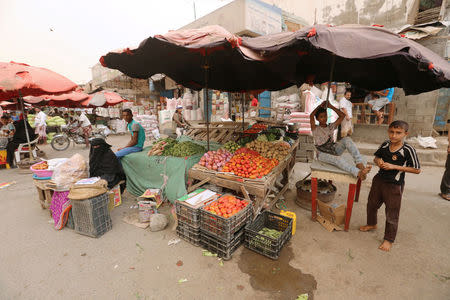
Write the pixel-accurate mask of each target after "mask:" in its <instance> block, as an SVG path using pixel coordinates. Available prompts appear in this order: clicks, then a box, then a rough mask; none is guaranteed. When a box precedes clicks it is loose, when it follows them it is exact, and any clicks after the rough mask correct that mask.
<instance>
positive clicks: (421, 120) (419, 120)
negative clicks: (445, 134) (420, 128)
mask: <svg viewBox="0 0 450 300" xmlns="http://www.w3.org/2000/svg"><path fill="white" fill-rule="evenodd" d="M414 121H415V122H423V116H415V119H414Z"/></svg>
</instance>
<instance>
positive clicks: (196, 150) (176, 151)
mask: <svg viewBox="0 0 450 300" xmlns="http://www.w3.org/2000/svg"><path fill="white" fill-rule="evenodd" d="M200 153H205V148H204V147H203V146H200V145H197V144H195V143H193V142H189V141H188V142H181V143H177V144H175V146H173V147H172V148H169V149H168V150H166V149H164V151H163V155H165V156H176V157H185V156H191V155H194V154H200Z"/></svg>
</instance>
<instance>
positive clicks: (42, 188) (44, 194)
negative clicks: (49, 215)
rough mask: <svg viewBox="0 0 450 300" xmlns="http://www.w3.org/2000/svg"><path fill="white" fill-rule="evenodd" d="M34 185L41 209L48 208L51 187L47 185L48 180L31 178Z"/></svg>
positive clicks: (51, 193)
mask: <svg viewBox="0 0 450 300" xmlns="http://www.w3.org/2000/svg"><path fill="white" fill-rule="evenodd" d="M33 183H34V186H35V187H36V190H37V192H38V197H39V202H40V203H41V207H42V208H43V209H45V208H49V207H50V204H51V203H52V196H53V189H50V188H49V187H48V186H47V185H48V184H49V183H50V180H38V179H33Z"/></svg>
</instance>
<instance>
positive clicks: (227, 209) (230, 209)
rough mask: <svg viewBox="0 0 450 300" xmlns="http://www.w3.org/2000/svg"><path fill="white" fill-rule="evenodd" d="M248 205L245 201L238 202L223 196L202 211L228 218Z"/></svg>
mask: <svg viewBox="0 0 450 300" xmlns="http://www.w3.org/2000/svg"><path fill="white" fill-rule="evenodd" d="M247 205H248V202H247V201H244V200H240V199H238V198H236V197H234V196H232V195H224V196H222V197H220V198H219V199H218V200H217V201H214V202H213V203H211V204H209V205H207V206H205V207H204V208H203V209H204V210H206V211H209V212H210V213H212V214H214V215H218V216H221V217H224V218H229V217H231V216H233V215H235V214H237V213H238V212H239V211H241V210H242V209H243V208H244V207H246V206H247Z"/></svg>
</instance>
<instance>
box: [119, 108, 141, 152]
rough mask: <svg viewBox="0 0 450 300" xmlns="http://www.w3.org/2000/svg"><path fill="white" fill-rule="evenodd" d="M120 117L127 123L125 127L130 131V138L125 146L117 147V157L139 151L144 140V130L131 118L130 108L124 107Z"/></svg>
mask: <svg viewBox="0 0 450 300" xmlns="http://www.w3.org/2000/svg"><path fill="white" fill-rule="evenodd" d="M122 118H123V119H124V120H125V121H126V122H127V123H128V125H127V128H128V131H129V132H131V139H130V141H129V142H128V144H127V145H126V146H125V147H123V148H119V151H117V152H116V156H117V157H118V158H119V159H121V158H122V157H124V156H125V155H128V154H130V153H134V152H141V151H142V148H143V147H144V142H145V130H144V128H143V127H142V126H141V124H139V123H138V122H136V121H135V120H133V113H132V112H131V109H128V108H127V109H124V110H123V111H122Z"/></svg>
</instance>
